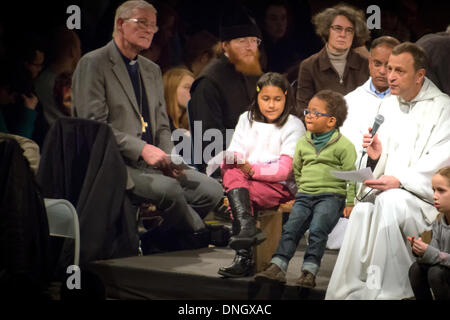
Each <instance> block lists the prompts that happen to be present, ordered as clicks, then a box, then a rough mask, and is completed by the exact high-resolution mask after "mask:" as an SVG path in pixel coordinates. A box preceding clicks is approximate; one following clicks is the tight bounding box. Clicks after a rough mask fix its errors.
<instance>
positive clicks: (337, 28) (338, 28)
mask: <svg viewBox="0 0 450 320" xmlns="http://www.w3.org/2000/svg"><path fill="white" fill-rule="evenodd" d="M330 28H331V29H332V30H334V31H336V32H337V33H341V32H342V31H343V30H344V27H343V26H339V25H335V26H330ZM353 33H355V29H353V28H345V34H346V35H352V34H353Z"/></svg>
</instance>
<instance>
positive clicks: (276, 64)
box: [261, 0, 300, 73]
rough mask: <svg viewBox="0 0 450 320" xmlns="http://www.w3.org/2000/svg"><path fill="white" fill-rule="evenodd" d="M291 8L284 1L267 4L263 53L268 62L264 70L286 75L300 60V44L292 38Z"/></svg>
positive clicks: (278, 0) (264, 17) (275, 0)
mask: <svg viewBox="0 0 450 320" xmlns="http://www.w3.org/2000/svg"><path fill="white" fill-rule="evenodd" d="M290 13H291V10H290V7H289V6H288V4H287V3H286V2H285V1H284V0H271V1H269V2H268V3H267V5H266V7H265V11H264V16H263V18H262V22H261V25H262V28H261V29H262V33H263V39H262V40H263V41H262V45H261V47H262V49H261V51H262V53H263V58H264V59H265V60H266V61H265V65H264V66H263V69H265V70H266V71H271V72H280V73H284V72H286V71H287V70H288V68H289V67H291V66H292V65H293V64H294V63H296V62H297V61H298V60H299V59H300V53H299V52H298V47H299V43H297V41H296V39H295V38H294V37H292V34H291V33H292V31H293V30H292V23H291V21H290Z"/></svg>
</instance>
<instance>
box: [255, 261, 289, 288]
mask: <svg viewBox="0 0 450 320" xmlns="http://www.w3.org/2000/svg"><path fill="white" fill-rule="evenodd" d="M255 281H261V282H262V281H266V282H281V283H286V275H285V274H284V272H283V271H282V270H281V269H280V267H278V266H277V265H276V264H274V263H271V264H270V265H269V266H268V267H267V268H266V270H264V271H261V272H259V273H257V274H256V275H255Z"/></svg>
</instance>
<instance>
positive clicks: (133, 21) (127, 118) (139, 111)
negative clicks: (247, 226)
mask: <svg viewBox="0 0 450 320" xmlns="http://www.w3.org/2000/svg"><path fill="white" fill-rule="evenodd" d="M157 31H158V26H157V24H156V10H155V8H154V7H153V6H152V5H151V4H149V3H148V2H146V1H142V0H136V1H135V0H133V1H126V2H125V3H123V4H122V5H121V6H120V7H119V8H117V11H116V16H115V19H114V33H113V40H111V41H110V42H109V43H108V44H107V45H106V46H104V47H102V48H100V49H97V50H94V51H92V52H89V53H88V54H86V55H84V56H83V57H82V58H81V60H80V61H79V63H78V66H77V67H76V70H75V72H74V76H73V86H72V103H73V112H74V115H75V116H76V117H79V118H86V119H92V120H97V121H102V122H105V123H107V124H108V125H110V126H111V127H112V129H113V132H114V135H115V137H116V140H117V144H118V146H119V150H120V152H121V154H122V156H123V158H124V160H125V164H126V165H127V171H128V183H127V187H128V188H129V189H130V191H131V192H132V193H133V194H134V195H135V196H137V197H138V198H139V199H142V200H150V201H151V202H152V203H153V204H155V205H156V207H157V208H158V209H159V210H160V211H161V212H162V217H163V219H164V221H163V222H162V224H161V226H160V227H159V228H157V229H156V230H155V231H154V232H155V234H157V233H158V232H160V233H162V234H167V231H169V230H170V231H173V232H174V235H177V236H178V235H185V236H187V237H190V236H191V235H195V234H201V233H202V232H205V224H204V223H203V221H202V218H203V217H205V216H206V215H207V214H208V212H209V211H210V210H211V209H212V208H213V207H214V206H215V205H216V204H217V203H219V201H220V200H221V199H222V196H223V188H222V186H221V185H220V184H219V183H218V182H216V181H214V180H213V179H211V178H209V177H207V176H206V175H204V174H201V173H199V172H197V171H195V170H184V171H180V168H179V167H176V166H174V165H173V163H172V162H171V161H170V159H169V157H168V156H167V154H171V153H172V150H173V143H172V140H171V131H170V126H169V121H168V116H167V113H166V105H165V100H164V92H163V83H162V77H161V70H160V68H159V67H158V65H156V64H155V63H153V62H151V61H150V60H148V59H147V58H145V57H143V56H141V55H139V53H140V52H141V51H142V50H144V49H147V48H149V47H150V45H151V43H152V40H153V36H154V35H155V33H156V32H157Z"/></svg>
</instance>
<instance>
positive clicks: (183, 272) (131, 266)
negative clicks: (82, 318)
mask: <svg viewBox="0 0 450 320" xmlns="http://www.w3.org/2000/svg"><path fill="white" fill-rule="evenodd" d="M302 241H303V240H302ZM304 251H305V244H304V243H303V244H301V245H300V247H299V249H298V250H297V252H296V254H295V256H294V258H293V259H292V260H291V263H290V265H289V270H288V273H287V279H288V281H287V284H286V285H274V284H259V283H256V282H255V281H254V280H253V277H247V278H238V279H224V278H222V277H221V276H220V275H218V274H217V270H218V269H219V267H221V266H228V265H229V264H230V263H231V261H232V260H233V257H234V251H233V250H231V249H229V248H217V247H209V248H204V249H198V250H191V251H176V252H168V253H162V254H153V255H148V256H139V257H129V258H123V259H114V260H105V261H96V262H94V263H92V264H91V265H90V266H89V268H90V270H91V271H93V272H95V273H97V274H98V275H99V276H100V277H101V279H102V281H103V282H104V285H105V287H106V292H107V297H108V298H111V299H151V300H154V299H177V300H178V299H188V300H265V299H271V300H273V299H282V300H291V299H302V300H322V299H324V297H325V290H326V287H327V285H328V281H329V279H330V276H331V272H332V270H333V267H334V264H335V262H336V259H337V254H338V251H334V250H326V253H325V256H324V258H323V260H322V266H321V269H320V271H319V274H318V276H317V279H316V283H317V287H316V288H315V289H312V290H308V289H301V290H300V289H299V287H297V286H295V280H296V279H297V278H298V277H299V276H300V267H301V263H302V262H303V254H304Z"/></svg>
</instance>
